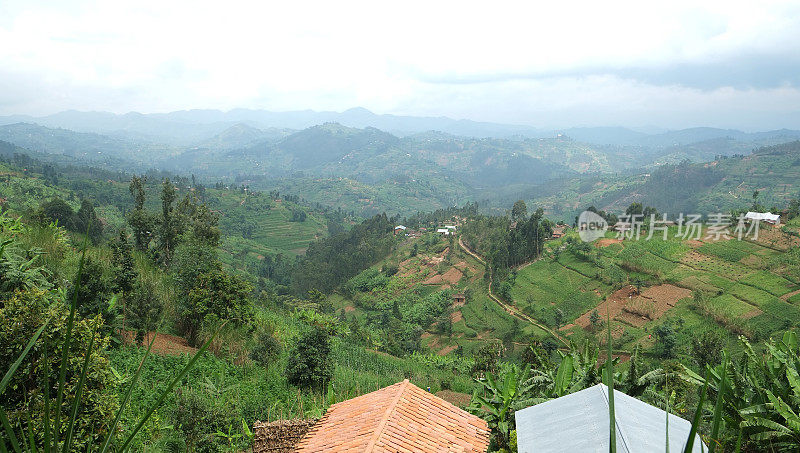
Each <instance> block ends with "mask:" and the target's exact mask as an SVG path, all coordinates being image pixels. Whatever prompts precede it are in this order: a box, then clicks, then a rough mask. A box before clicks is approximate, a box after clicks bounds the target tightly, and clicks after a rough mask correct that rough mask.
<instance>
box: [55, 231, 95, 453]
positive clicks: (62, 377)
mask: <svg viewBox="0 0 800 453" xmlns="http://www.w3.org/2000/svg"><path fill="white" fill-rule="evenodd" d="M88 245H89V235H88V234H87V235H86V237H85V238H84V239H83V252H82V253H81V261H80V264H78V275H77V276H76V277H75V286H74V288H73V289H72V302H71V303H70V306H69V317H68V318H67V332H66V334H65V335H64V345H63V346H62V348H63V351H62V354H61V368H60V369H59V371H58V393H57V395H56V407H55V411H56V420H55V423H53V426H54V430H53V440H54V442H53V443H54V444H55V445H58V438H59V437H60V434H61V405H62V404H63V403H64V383H65V381H66V380H67V362H68V361H69V349H70V346H71V344H72V327H73V325H74V324H75V309H76V307H77V305H78V291H79V290H80V289H81V276H82V275H83V265H84V263H85V262H86V249H87V247H88ZM48 453H49V452H48Z"/></svg>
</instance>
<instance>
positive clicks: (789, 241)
mask: <svg viewBox="0 0 800 453" xmlns="http://www.w3.org/2000/svg"><path fill="white" fill-rule="evenodd" d="M752 242H755V243H756V244H759V245H763V246H765V247H770V248H774V249H778V250H788V249H790V248H792V247H797V246H798V245H800V238H799V237H797V236H791V235H788V234H786V233H784V232H783V231H781V230H780V229H779V228H773V227H771V226H763V225H762V228H760V230H759V232H758V240H757V241H752Z"/></svg>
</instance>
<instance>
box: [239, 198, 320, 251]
mask: <svg viewBox="0 0 800 453" xmlns="http://www.w3.org/2000/svg"><path fill="white" fill-rule="evenodd" d="M291 216H292V213H291V212H290V211H289V210H288V209H286V208H284V207H283V206H278V207H275V208H273V209H271V210H270V211H269V213H267V214H266V215H265V216H264V217H263V218H260V219H259V222H258V228H256V229H255V231H254V232H253V238H254V239H255V240H257V241H259V242H262V243H264V244H267V245H269V246H270V247H273V248H276V249H279V250H287V251H292V252H295V253H299V252H303V251H304V250H305V248H307V247H308V245H309V244H311V243H312V242H314V241H315V240H316V239H317V238H319V237H320V236H322V235H323V234H324V233H323V232H324V231H325V230H324V228H325V226H324V224H323V223H322V222H320V221H318V220H316V218H314V217H313V216H307V217H306V220H305V222H291V221H290V220H291Z"/></svg>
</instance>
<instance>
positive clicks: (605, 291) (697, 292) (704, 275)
mask: <svg viewBox="0 0 800 453" xmlns="http://www.w3.org/2000/svg"><path fill="white" fill-rule="evenodd" d="M776 232H780V230H776V229H774V228H771V227H770V230H769V232H768V233H767V234H766V235H762V236H761V237H759V240H758V241H749V240H743V241H739V240H737V239H735V238H734V239H731V240H722V241H711V240H704V239H705V237H701V240H699V241H698V240H693V241H684V240H681V239H675V238H672V237H671V238H670V239H668V240H667V241H663V240H661V239H652V240H649V241H646V240H644V239H641V240H638V241H635V240H625V241H623V242H622V243H618V242H616V241H613V240H609V239H606V240H604V241H603V242H602V243H601V244H599V245H598V246H597V247H595V248H594V249H593V250H592V252H591V253H588V254H586V252H578V251H577V249H575V250H572V249H570V248H569V247H567V249H566V250H564V251H563V252H562V253H561V254H560V255H559V257H558V260H557V261H553V260H552V259H544V260H541V261H538V262H535V263H533V264H531V265H530V266H528V267H526V268H524V269H522V270H520V271H519V273H518V275H517V277H516V280H515V282H514V286H513V288H512V290H511V296H512V298H513V300H514V304H515V305H516V306H517V307H519V308H522V309H523V310H525V311H526V313H529V314H530V315H531V316H534V317H535V318H537V319H539V320H542V321H546V322H547V321H550V319H548V318H551V317H552V316H553V312H554V311H555V310H556V309H558V310H560V312H561V313H562V314H563V315H564V318H565V322H566V323H575V324H574V325H573V324H569V325H568V326H567V327H566V329H567V330H566V331H568V332H570V333H571V334H573V335H579V336H582V335H593V334H594V333H595V332H594V331H595V329H594V328H593V326H591V325H590V323H589V322H588V319H589V317H590V315H591V314H592V312H593V311H595V310H597V313H598V315H600V316H601V318H602V319H605V317H606V310H608V311H609V314H610V315H611V318H612V326H613V331H614V332H615V338H619V341H620V342H621V345H618V346H619V347H622V348H626V347H627V348H631V347H633V345H634V344H639V343H648V342H652V341H653V340H652V334H651V333H650V332H652V329H653V328H655V327H656V326H658V325H660V324H662V323H672V324H675V323H677V324H680V325H684V324H685V323H687V322H690V323H691V324H692V325H693V326H694V327H693V328H697V329H701V330H702V329H719V328H722V329H725V330H727V331H729V333H730V334H731V337H732V338H733V337H735V336H736V335H739V334H745V335H748V336H751V337H757V338H766V337H768V336H770V335H772V334H773V333H776V332H778V331H781V330H785V329H787V328H789V327H792V326H800V285H798V282H796V281H794V279H793V277H792V274H791V273H790V272H788V271H787V269H789V267H788V266H786V265H785V262H786V260H784V259H783V258H784V257H785V256H784V255H785V252H784V249H783V247H792V246H793V244H794V243H795V240H794V238H792V237H783V236H788V235H785V234H784V235H783V236H781V237H778V236H777V235H776V234H777V233H776ZM672 234H673V235H674V232H672ZM609 237H611V235H610V234H609ZM776 263H777V264H776ZM614 268H616V269H620V268H621V269H622V272H623V274H624V275H623V278H622V279H621V280H619V281H617V282H616V283H613V285H612V283H611V282H610V281H609V278H608V275H609V273H610V270H612V269H614ZM635 282H641V284H642V286H643V288H642V296H639V295H637V292H636V288H635V287H632V286H628V287H627V288H633V289H625V288H623V289H621V290H619V291H615V290H616V289H619V288H621V287H622V285H626V284H627V285H630V284H632V283H635ZM657 288H665V289H669V288H675V291H673V292H674V293H675V297H671V298H670V297H667V298H666V299H664V300H665V301H666V302H663V303H661V302H659V300H661V299H660V298H658V297H648V292H649V291H652V290H655V289H657ZM620 291H621V292H620ZM606 297H608V299H607V301H606V302H604V303H600V302H601V301H603V300H604V299H605V298H606ZM665 297H666V296H665ZM667 299H669V300H668V301H667ZM609 304H610V305H609Z"/></svg>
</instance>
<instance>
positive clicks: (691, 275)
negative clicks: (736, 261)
mask: <svg viewBox="0 0 800 453" xmlns="http://www.w3.org/2000/svg"><path fill="white" fill-rule="evenodd" d="M683 267H684V268H685V269H688V268H686V267H685V266H683ZM689 270H690V271H691V272H688V273H687V276H686V277H684V278H683V279H682V280H679V284H680V285H681V286H683V287H685V288H689V289H691V290H693V291H701V292H704V293H716V292H717V291H719V290H720V289H721V288H720V287H719V286H715V285H714V284H712V283H711V279H710V278H709V276H707V275H705V274H699V273H698V272H697V271H695V270H694V269H689ZM731 284H732V282H731Z"/></svg>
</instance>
